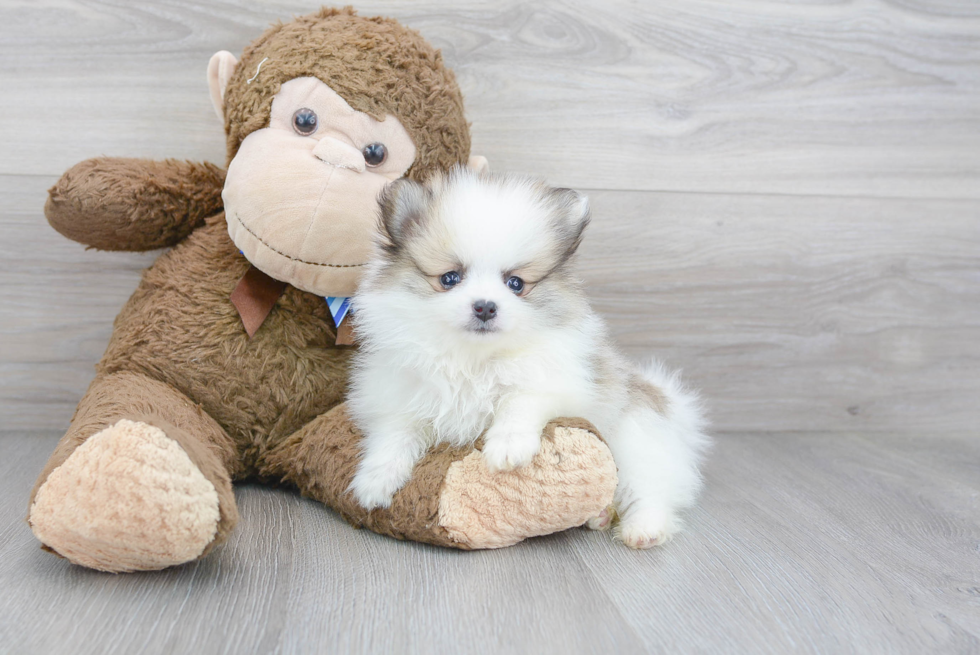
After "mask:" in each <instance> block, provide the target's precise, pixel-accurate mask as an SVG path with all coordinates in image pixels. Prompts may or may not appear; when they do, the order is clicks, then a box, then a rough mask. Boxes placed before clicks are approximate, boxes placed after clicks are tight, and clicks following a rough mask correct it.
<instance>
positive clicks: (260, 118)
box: [208, 8, 470, 296]
mask: <svg viewBox="0 0 980 655" xmlns="http://www.w3.org/2000/svg"><path fill="white" fill-rule="evenodd" d="M208 80H209V84H210V87H211V99H212V102H213V103H214V105H215V110H216V111H217V112H218V115H219V117H221V118H223V120H224V122H225V132H226V134H227V145H228V175H227V178H226V181H225V187H224V191H223V192H222V199H223V201H224V207H225V217H226V220H227V222H228V232H229V234H230V235H231V238H232V240H233V241H234V242H235V245H236V246H238V248H239V249H240V250H241V251H242V253H243V254H244V255H245V257H246V258H247V259H248V260H249V261H250V262H251V263H252V264H253V265H255V266H256V267H257V268H259V269H260V270H262V271H263V272H265V273H266V274H268V275H269V276H271V277H273V278H275V279H277V280H281V281H283V282H288V283H290V284H292V285H293V286H295V287H298V288H300V289H303V290H305V291H309V292H312V293H317V294H319V295H323V296H348V295H351V294H352V293H353V291H354V288H355V286H356V283H357V280H358V279H359V276H360V272H361V268H362V266H363V265H364V263H365V261H366V258H367V256H368V253H369V252H370V247H371V240H372V238H373V235H374V233H375V226H376V224H377V196H378V194H379V193H380V192H381V190H382V189H383V188H384V186H385V185H386V184H387V183H388V182H390V181H392V180H396V179H398V178H400V177H403V176H407V177H410V178H412V179H415V180H423V179H425V178H426V177H428V175H429V174H431V173H432V172H434V171H436V170H440V169H448V168H449V167H451V166H452V165H454V164H457V163H466V162H467V159H468V157H469V149H470V136H469V128H468V125H467V123H466V120H465V118H464V115H463V99H462V95H461V93H460V91H459V87H458V86H457V85H456V80H455V77H454V76H453V73H452V71H451V70H450V69H449V68H447V67H446V66H445V65H444V64H443V61H442V56H441V54H440V53H439V52H438V51H437V50H435V49H434V48H433V47H432V46H431V45H429V44H428V43H427V42H426V41H425V40H424V39H423V38H422V36H421V35H420V34H419V33H418V32H415V31H414V30H410V29H408V28H406V27H404V26H402V25H400V24H399V23H397V22H395V21H394V20H391V19H387V18H380V17H378V18H365V17H360V16H357V15H356V14H355V12H354V11H353V10H352V9H350V8H345V9H326V8H324V9H322V10H320V11H319V12H317V13H315V14H312V15H309V16H305V17H301V18H298V19H296V20H295V21H293V22H291V23H286V24H282V23H280V24H277V25H274V26H273V27H271V28H270V29H269V30H268V31H266V33H265V34H263V35H262V36H261V37H260V38H259V39H258V40H256V41H255V42H253V43H252V44H251V45H250V46H249V47H248V48H247V49H246V50H245V52H244V53H243V54H242V58H241V61H238V60H236V59H235V57H234V56H233V55H232V54H231V53H228V52H224V51H223V52H219V53H217V54H215V55H214V57H212V58H211V62H210V64H209V66H208Z"/></svg>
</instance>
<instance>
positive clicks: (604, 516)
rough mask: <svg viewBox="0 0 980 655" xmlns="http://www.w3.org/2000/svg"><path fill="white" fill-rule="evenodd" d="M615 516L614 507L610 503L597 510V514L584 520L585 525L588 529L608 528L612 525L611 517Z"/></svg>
mask: <svg viewBox="0 0 980 655" xmlns="http://www.w3.org/2000/svg"><path fill="white" fill-rule="evenodd" d="M615 518H616V508H615V507H613V506H612V505H610V506H609V507H607V508H606V509H604V510H602V511H601V512H599V516H593V517H592V518H591V519H589V520H588V521H586V522H585V527H587V528H588V529H589V530H608V529H609V528H611V527H612V524H613V519H615Z"/></svg>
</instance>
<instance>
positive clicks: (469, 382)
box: [425, 369, 511, 445]
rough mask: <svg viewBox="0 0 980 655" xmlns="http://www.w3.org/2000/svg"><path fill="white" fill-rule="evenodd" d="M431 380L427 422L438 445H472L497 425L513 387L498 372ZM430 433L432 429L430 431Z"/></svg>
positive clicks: (456, 374)
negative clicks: (431, 402)
mask: <svg viewBox="0 0 980 655" xmlns="http://www.w3.org/2000/svg"><path fill="white" fill-rule="evenodd" d="M445 373H446V375H443V376H440V379H439V380H431V382H432V383H434V384H433V389H432V391H433V397H438V398H439V402H438V403H437V404H435V405H434V406H432V407H431V408H430V411H429V412H428V416H427V417H425V418H426V419H427V420H426V423H428V426H427V427H429V428H430V430H431V436H432V439H433V441H434V442H435V443H439V442H447V443H452V444H454V445H464V444H470V443H473V442H474V441H476V439H477V438H478V437H479V436H480V434H482V433H483V431H484V430H485V429H487V428H488V427H489V426H490V424H491V423H492V422H493V416H494V412H495V410H496V408H497V406H498V404H499V402H500V398H501V397H502V396H503V394H505V393H506V392H507V390H508V389H509V388H510V387H511V385H510V384H509V383H508V382H507V381H506V380H505V379H503V378H502V377H501V376H500V375H499V372H497V371H494V370H468V371H466V370H455V371H454V370H452V369H449V370H447V371H445ZM426 431H427V432H428V431H429V430H426Z"/></svg>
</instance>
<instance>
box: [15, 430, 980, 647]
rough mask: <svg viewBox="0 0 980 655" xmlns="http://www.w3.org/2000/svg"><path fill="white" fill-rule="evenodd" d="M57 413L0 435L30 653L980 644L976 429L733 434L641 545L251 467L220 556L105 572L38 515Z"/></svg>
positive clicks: (23, 631) (18, 609)
mask: <svg viewBox="0 0 980 655" xmlns="http://www.w3.org/2000/svg"><path fill="white" fill-rule="evenodd" d="M54 441H55V437H54V436H53V435H51V434H47V435H44V434H38V433H34V434H31V435H21V434H12V433H10V432H4V433H2V434H0V586H2V588H3V589H4V590H5V592H6V593H4V594H2V595H0V644H3V645H4V646H11V645H13V646H14V652H17V653H25V654H32V653H47V652H64V651H65V649H66V648H67V647H69V646H70V648H71V651H72V652H73V653H78V654H79V655H85V654H87V653H133V652H141V653H172V652H208V653H242V654H247V653H271V652H275V653H284V654H285V653H304V652H310V651H321V650H329V651H330V652H350V653H360V652H399V653H458V652H461V651H465V652H468V653H474V654H481V653H501V652H508V653H569V652H574V653H612V652H616V653H641V652H650V653H657V652H685V653H687V652H711V653H714V652H730V653H742V652H745V653H786V652H799V653H852V652H889V653H910V654H912V653H915V654H918V653H923V652H949V653H969V652H977V650H978V649H980V612H978V611H977V609H978V607H980V592H978V589H980V567H978V566H977V564H978V557H980V555H978V551H977V543H978V542H980V518H978V517H980V506H978V504H977V503H978V500H977V499H978V498H980V464H978V462H980V442H978V440H976V439H975V438H951V437H943V436H936V435H932V434H920V435H915V436H912V437H899V436H882V437H868V436H866V435H862V434H831V435H828V434H811V433H792V434H778V435H758V434H733V435H727V436H725V437H724V438H721V439H719V440H718V442H717V444H716V447H715V451H714V452H713V453H712V456H711V457H710V459H709V462H708V466H707V468H706V478H707V485H706V490H705V493H704V497H703V500H702V502H701V505H700V507H699V508H698V509H696V510H695V511H693V512H691V513H690V514H689V516H688V529H687V531H686V532H684V533H682V534H681V535H679V536H678V537H677V538H676V539H675V540H674V541H672V542H671V543H669V544H667V545H666V546H665V547H663V548H660V549H657V550H655V551H648V552H634V551H630V550H628V549H627V548H625V547H624V546H622V545H621V544H619V543H617V542H615V541H613V540H612V538H611V537H610V535H609V534H608V533H590V532H588V531H584V530H572V531H569V532H566V533H562V534H558V535H553V536H550V537H545V538H541V539H535V540H532V541H530V542H527V543H525V544H522V545H519V546H516V547H513V548H507V549H503V550H499V551H483V552H472V553H465V552H455V551H448V550H441V549H438V548H432V547H428V546H423V545H419V544H411V543H404V542H397V541H394V540H391V539H388V538H385V537H380V536H378V535H375V534H373V533H370V532H366V531H363V530H361V531H359V530H354V529H352V528H350V527H349V526H347V525H346V524H345V523H344V522H343V521H342V520H340V519H339V518H338V517H337V516H336V515H334V514H332V513H331V512H329V511H328V510H326V509H324V508H323V507H322V506H320V505H318V504H316V503H314V502H312V501H308V500H305V499H301V498H299V497H298V496H296V495H294V494H293V493H291V492H289V491H285V490H271V489H265V488H261V487H257V486H243V487H239V488H238V491H237V498H238V500H239V503H240V507H241V510H242V522H241V524H240V525H239V527H238V528H237V530H236V531H235V533H233V535H232V537H231V540H230V541H229V542H228V543H227V544H226V545H224V546H223V547H221V548H219V549H218V550H216V551H215V552H214V553H212V554H211V555H210V556H209V557H207V558H206V559H205V560H203V561H201V562H198V563H195V564H190V565H186V566H183V567H179V568H176V569H172V570H168V571H162V572H158V573H148V574H127V575H107V574H100V573H96V572H93V571H88V570H84V569H80V568H77V567H73V566H71V565H69V564H68V563H66V562H65V561H63V560H58V559H56V558H54V557H53V556H51V555H50V554H47V553H44V552H42V551H41V550H40V549H39V548H38V546H37V543H36V542H35V541H34V539H33V536H32V535H31V534H30V531H29V529H28V527H27V526H26V524H25V523H24V522H23V520H22V517H23V515H24V510H25V508H24V502H25V500H26V497H27V493H28V491H29V489H30V485H31V484H32V482H33V476H34V475H35V474H36V472H37V471H38V470H39V469H40V467H41V465H42V464H43V461H44V459H45V458H46V457H47V455H48V453H49V452H50V450H51V449H52V447H53V445H54Z"/></svg>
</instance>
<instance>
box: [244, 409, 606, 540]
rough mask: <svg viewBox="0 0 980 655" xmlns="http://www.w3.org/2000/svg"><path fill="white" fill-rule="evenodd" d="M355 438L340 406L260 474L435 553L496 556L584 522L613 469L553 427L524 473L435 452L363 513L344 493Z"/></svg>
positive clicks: (600, 448) (571, 427)
mask: <svg viewBox="0 0 980 655" xmlns="http://www.w3.org/2000/svg"><path fill="white" fill-rule="evenodd" d="M360 439H361V435H360V433H358V432H357V429H356V428H355V427H354V426H353V424H352V423H351V421H350V418H349V417H348V416H347V411H346V407H345V406H344V405H339V406H338V407H335V408H334V409H332V410H330V411H329V412H327V413H326V414H323V415H322V416H320V417H318V418H316V419H314V420H313V421H311V422H310V423H309V424H307V425H306V426H305V427H303V428H302V429H301V430H299V431H298V432H296V433H295V434H294V435H292V436H290V437H289V438H287V439H285V440H284V441H283V442H282V443H281V444H279V445H278V446H277V447H276V448H274V449H273V450H272V451H270V452H269V453H267V454H266V455H265V458H264V460H263V464H262V473H263V475H267V476H269V477H273V478H276V479H280V480H283V481H284V482H288V483H291V484H294V485H296V486H297V487H298V488H299V489H300V491H301V492H302V493H303V495H305V496H309V497H311V498H314V499H316V500H319V501H320V502H322V503H324V504H326V505H328V506H330V507H332V508H333V509H335V510H336V511H338V512H340V514H341V515H342V516H343V517H344V518H345V519H347V521H349V522H350V523H351V524H352V525H354V526H356V527H366V528H368V529H370V530H373V531H374V532H378V533H380V534H385V535H389V536H391V537H395V538H396V539H410V540H413V541H423V542H427V543H432V544H436V545H439V546H448V547H453V548H462V549H465V550H470V549H477V548H500V547H502V546H510V545H512V544H515V543H517V542H519V541H521V540H523V539H526V538H527V537H534V536H538V535H544V534H550V533H552V532H558V531H560V530H565V529H567V528H571V527H576V526H580V525H582V524H584V523H585V522H586V521H588V520H589V519H590V518H593V517H595V516H598V515H599V513H600V512H601V511H602V510H603V509H604V508H605V507H607V506H608V505H609V504H610V503H611V502H612V499H613V494H614V493H615V490H616V481H617V480H616V465H615V464H614V463H613V459H612V454H611V453H610V452H609V449H608V448H607V447H606V445H605V444H604V443H603V442H602V440H601V439H599V438H598V437H597V436H596V433H595V428H593V427H592V426H591V425H589V424H587V423H586V422H585V421H582V420H579V419H559V420H557V421H553V422H552V423H549V424H548V426H547V427H546V428H545V430H544V435H543V439H542V445H541V451H540V452H539V453H538V455H537V456H536V457H535V458H534V460H533V461H532V462H531V463H530V464H529V465H528V466H525V467H522V468H519V469H516V470H513V471H508V472H505V473H504V472H501V473H491V472H490V471H489V470H488V469H487V466H486V464H485V463H484V461H483V456H482V453H480V452H479V451H478V450H475V449H473V448H472V447H467V448H450V447H448V446H445V445H442V446H439V447H437V448H435V449H433V451H432V452H430V453H429V454H428V455H426V456H425V457H424V458H423V459H422V460H421V461H420V462H419V463H418V464H416V466H415V470H414V472H413V474H412V478H411V479H410V480H409V481H408V483H407V484H406V485H405V486H404V487H402V489H401V490H399V491H398V492H397V493H396V494H395V497H394V499H393V501H392V504H391V507H389V508H378V509H374V510H372V511H370V512H368V511H367V510H365V509H364V508H363V507H361V506H360V505H359V504H358V503H357V500H356V499H355V498H354V496H353V494H351V493H350V492H348V491H347V489H348V487H349V486H350V482H351V480H352V479H353V477H354V472H355V469H356V467H357V462H358V459H359V458H360V447H359V443H360Z"/></svg>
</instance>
